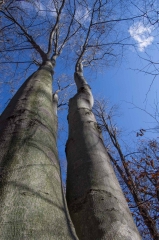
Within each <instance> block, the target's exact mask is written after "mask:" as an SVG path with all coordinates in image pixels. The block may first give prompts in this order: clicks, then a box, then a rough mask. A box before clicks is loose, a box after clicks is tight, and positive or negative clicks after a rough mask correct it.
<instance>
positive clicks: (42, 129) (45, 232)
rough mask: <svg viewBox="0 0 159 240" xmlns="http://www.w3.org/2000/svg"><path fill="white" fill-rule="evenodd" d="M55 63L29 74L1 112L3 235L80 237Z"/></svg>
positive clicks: (5, 239) (8, 239) (8, 238)
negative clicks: (62, 157) (64, 174)
mask: <svg viewBox="0 0 159 240" xmlns="http://www.w3.org/2000/svg"><path fill="white" fill-rule="evenodd" d="M52 68H53V66H52V64H51V62H47V63H45V64H43V65H42V66H41V67H40V68H39V69H38V70H37V71H36V72H35V73H34V74H33V75H32V76H31V77H29V78H28V79H27V80H26V82H25V83H24V84H23V85H22V86H21V88H20V89H19V90H18V92H17V93H16V94H15V96H14V97H13V99H12V100H11V101H10V103H9V105H8V106H7V108H6V109H5V111H4V112H3V114H2V115H1V118H0V149H1V153H0V170H1V188H0V198H1V205H0V222H1V225H0V226H1V227H0V236H1V237H0V238H1V240H13V239H15V240H22V239H28V240H33V239H34V240H35V239H38V240H40V239H41V240H44V239H45V240H57V239H59V240H60V239H77V237H76V234H75V231H74V228H73V226H72V224H71V221H70V219H69V215H68V212H67V207H66V203H65V199H64V195H63V190H62V184H61V174H60V167H59V161H58V154H57V146H56V131H57V116H56V115H55V109H54V107H55V106H54V104H53V99H52V73H53V70H52Z"/></svg>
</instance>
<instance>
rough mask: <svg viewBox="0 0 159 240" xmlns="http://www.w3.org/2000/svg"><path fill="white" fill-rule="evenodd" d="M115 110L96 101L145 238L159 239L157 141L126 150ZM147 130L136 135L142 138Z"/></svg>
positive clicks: (96, 110) (115, 163) (113, 158)
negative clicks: (114, 120)
mask: <svg viewBox="0 0 159 240" xmlns="http://www.w3.org/2000/svg"><path fill="white" fill-rule="evenodd" d="M114 111H115V109H113V108H111V109H110V110H108V109H107V103H106V101H105V100H101V101H97V100H96V102H95V107H94V114H95V116H96V118H97V122H98V125H99V127H100V128H101V130H102V132H103V134H104V137H105V139H106V141H105V143H106V148H107V149H108V154H109V157H110V159H111V162H112V164H113V166H114V169H115V172H116V174H117V176H118V179H119V181H120V183H121V186H122V189H123V190H124V194H125V196H126V199H127V201H128V204H129V207H130V210H131V212H132V214H133V216H134V218H135V222H136V224H137V226H138V228H139V230H140V232H141V235H142V237H143V239H158V237H159V232H158V229H159V225H158V224H159V216H158V208H159V201H158V187H159V186H158V184H159V183H158V175H159V171H158V167H159V165H158V162H159V161H158V160H159V156H158V154H159V148H158V147H159V145H158V142H157V140H155V139H154V140H146V139H143V140H141V141H140V140H138V143H137V144H138V147H137V149H136V150H131V151H132V152H131V151H130V149H129V150H128V149H127V148H126V149H125V147H124V144H121V143H120V139H119V130H118V128H117V126H116V124H114V123H113V114H114ZM144 134H145V130H144V129H140V131H139V132H137V135H136V136H140V137H142V136H143V135H144Z"/></svg>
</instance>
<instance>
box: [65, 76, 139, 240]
mask: <svg viewBox="0 0 159 240" xmlns="http://www.w3.org/2000/svg"><path fill="white" fill-rule="evenodd" d="M75 81H76V84H77V88H78V92H77V94H76V95H75V96H74V97H73V98H72V99H70V102H69V115H68V122H69V138H68V141H67V145H66V155H67V160H68V171H67V186H66V198H67V203H68V208H69V212H70V215H71V218H72V221H73V223H74V226H75V229H76V232H77V236H78V237H79V239H80V240H92V239H95V240H100V239H109V240H111V239H113V240H121V239H122V240H139V239H141V237H140V235H139V233H138V230H137V228H136V226H135V224H134V221H133V219H132V215H131V213H130V211H129V208H128V205H127V202H126V200H125V197H124V195H123V193H122V190H121V188H120V185H119V183H118V180H117V178H116V176H115V173H114V170H113V168H112V166H111V163H110V159H109V156H108V154H107V152H106V149H105V147H104V144H103V140H102V136H101V131H100V129H99V127H98V124H97V122H96V120H95V117H94V115H93V113H92V106H93V96H92V93H91V90H90V87H89V86H88V84H87V82H86V81H85V79H84V77H83V75H82V72H76V73H75Z"/></svg>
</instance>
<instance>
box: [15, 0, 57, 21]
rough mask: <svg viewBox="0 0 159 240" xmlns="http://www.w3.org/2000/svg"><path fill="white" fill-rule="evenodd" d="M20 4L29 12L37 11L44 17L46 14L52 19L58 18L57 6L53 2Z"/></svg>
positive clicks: (40, 0)
mask: <svg viewBox="0 0 159 240" xmlns="http://www.w3.org/2000/svg"><path fill="white" fill-rule="evenodd" d="M20 3H21V6H22V7H23V8H24V9H27V10H29V11H36V12H38V14H39V15H40V16H42V17H45V16H46V14H49V15H50V16H52V17H56V10H55V6H54V4H53V1H51V0H47V1H46V0H39V1H35V2H33V3H32V2H31V1H20Z"/></svg>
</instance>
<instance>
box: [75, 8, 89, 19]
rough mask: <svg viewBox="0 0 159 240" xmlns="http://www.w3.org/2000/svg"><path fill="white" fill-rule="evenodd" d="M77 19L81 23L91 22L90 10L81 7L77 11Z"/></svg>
mask: <svg viewBox="0 0 159 240" xmlns="http://www.w3.org/2000/svg"><path fill="white" fill-rule="evenodd" d="M75 18H76V19H77V20H78V21H79V22H80V23H84V22H89V21H90V10H88V9H84V8H81V7H79V8H78V9H77V11H76V14H75Z"/></svg>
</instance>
